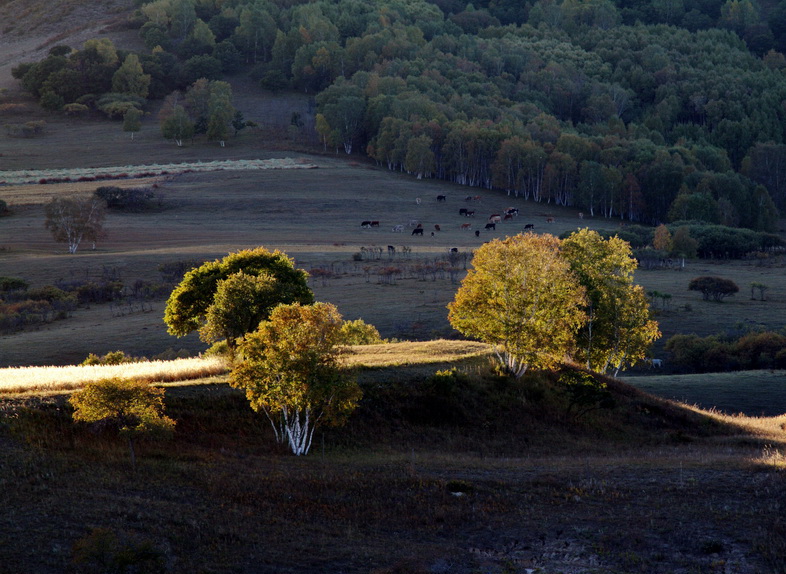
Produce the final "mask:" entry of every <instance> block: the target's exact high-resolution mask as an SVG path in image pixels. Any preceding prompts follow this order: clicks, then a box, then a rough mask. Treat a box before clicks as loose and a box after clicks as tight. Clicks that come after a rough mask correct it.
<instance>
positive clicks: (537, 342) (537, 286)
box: [448, 233, 586, 378]
mask: <svg viewBox="0 0 786 574" xmlns="http://www.w3.org/2000/svg"><path fill="white" fill-rule="evenodd" d="M472 266H473V268H472V269H471V270H470V271H469V272H468V274H467V276H466V277H465V278H464V281H462V284H461V286H460V287H459V289H458V291H457V293H456V297H455V299H454V300H453V302H452V303H450V304H449V305H448V309H449V314H448V320H449V321H450V324H451V325H452V326H453V327H454V328H455V329H456V330H458V331H459V332H461V333H462V334H464V335H466V336H468V337H473V338H477V339H480V340H481V341H485V342H487V343H490V344H492V345H493V347H494V350H495V353H496V354H497V357H498V358H499V360H500V361H501V362H502V363H503V365H504V367H505V369H506V370H507V371H508V372H509V373H510V374H512V375H513V376H515V377H517V378H519V377H521V376H523V375H524V373H525V372H526V371H527V369H528V368H529V367H532V368H535V369H551V368H554V367H555V366H556V365H558V364H559V363H560V362H561V361H563V360H564V359H565V356H566V355H567V354H568V353H569V352H570V350H571V349H572V347H573V345H574V341H575V334H576V332H577V331H578V330H579V329H580V328H581V326H582V325H584V323H585V321H586V315H585V313H584V306H585V293H584V288H583V287H582V286H581V285H580V284H579V282H578V281H577V279H576V276H575V275H574V273H573V272H572V271H571V269H570V265H569V263H568V261H567V260H566V259H565V258H564V257H562V255H561V254H560V240H559V239H557V238H556V237H554V236H553V235H549V234H544V235H536V234H534V233H526V234H519V235H516V236H514V237H508V238H505V239H502V240H500V239H495V240H493V241H491V242H489V243H486V244H484V245H483V246H481V247H480V248H479V249H478V250H477V251H476V252H475V256H474V257H473V259H472Z"/></svg>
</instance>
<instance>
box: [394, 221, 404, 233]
mask: <svg viewBox="0 0 786 574" xmlns="http://www.w3.org/2000/svg"><path fill="white" fill-rule="evenodd" d="M393 233H404V225H403V224H402V223H399V224H398V225H394V226H393Z"/></svg>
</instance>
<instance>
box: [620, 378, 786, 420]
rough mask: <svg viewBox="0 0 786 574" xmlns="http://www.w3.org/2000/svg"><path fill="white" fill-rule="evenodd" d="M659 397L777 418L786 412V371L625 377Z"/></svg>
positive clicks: (635, 385)
mask: <svg viewBox="0 0 786 574" xmlns="http://www.w3.org/2000/svg"><path fill="white" fill-rule="evenodd" d="M622 380H623V381H625V382H626V383H628V384H630V385H633V386H634V387H636V388H638V389H641V390H643V391H647V392H648V393H652V394H654V395H657V396H661V397H665V398H669V399H675V400H678V401H680V402H683V403H686V404H689V405H696V406H698V407H700V408H703V409H713V408H714V409H717V410H719V411H722V412H725V413H726V414H732V415H733V414H738V413H745V414H746V415H748V416H777V415H782V414H784V413H786V371H738V372H734V373H705V374H698V375H663V376H659V375H653V376H647V377H622Z"/></svg>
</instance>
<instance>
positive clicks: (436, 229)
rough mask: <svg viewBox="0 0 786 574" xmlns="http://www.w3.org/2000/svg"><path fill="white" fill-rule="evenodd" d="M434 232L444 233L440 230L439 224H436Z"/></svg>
mask: <svg viewBox="0 0 786 574" xmlns="http://www.w3.org/2000/svg"><path fill="white" fill-rule="evenodd" d="M434 231H442V228H440V226H439V223H435V224H434Z"/></svg>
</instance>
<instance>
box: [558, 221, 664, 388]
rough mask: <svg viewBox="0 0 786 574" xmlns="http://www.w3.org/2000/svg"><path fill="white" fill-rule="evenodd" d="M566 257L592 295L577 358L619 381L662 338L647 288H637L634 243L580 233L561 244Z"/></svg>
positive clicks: (580, 337) (594, 232)
mask: <svg viewBox="0 0 786 574" xmlns="http://www.w3.org/2000/svg"><path fill="white" fill-rule="evenodd" d="M562 254H563V256H564V257H565V258H566V259H567V261H568V262H569V263H570V266H571V269H572V270H573V272H574V273H575V275H576V278H577V279H578V281H579V283H581V285H582V286H583V287H584V288H585V289H586V292H587V299H586V303H585V305H584V312H585V313H586V316H587V321H586V323H585V324H584V325H583V326H582V327H581V329H580V330H579V331H578V333H577V336H576V349H575V352H574V359H575V360H577V361H578V362H581V363H584V364H585V365H586V367H587V368H588V369H590V370H592V371H595V372H599V373H607V372H609V371H610V370H613V371H614V375H615V376H616V375H617V374H618V373H619V371H620V370H624V369H625V368H626V367H628V366H631V365H634V364H635V363H636V362H638V361H641V360H643V359H644V358H645V357H646V356H647V352H648V350H649V347H650V345H651V344H652V343H653V342H654V341H655V340H657V339H658V338H659V337H660V331H659V330H658V323H657V322H656V321H654V320H653V319H652V316H651V313H650V309H649V303H648V301H647V296H646V294H645V292H644V289H643V288H642V287H641V286H639V285H634V284H633V273H634V271H635V270H636V267H637V263H636V260H635V259H634V257H633V254H632V252H631V248H630V244H629V243H628V242H627V241H624V240H622V239H620V238H619V237H611V238H609V239H603V238H602V237H601V236H600V234H599V233H598V232H597V231H590V230H589V229H580V230H579V231H577V232H575V233H573V234H572V235H571V236H570V237H568V238H567V239H565V240H564V241H563V242H562Z"/></svg>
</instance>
